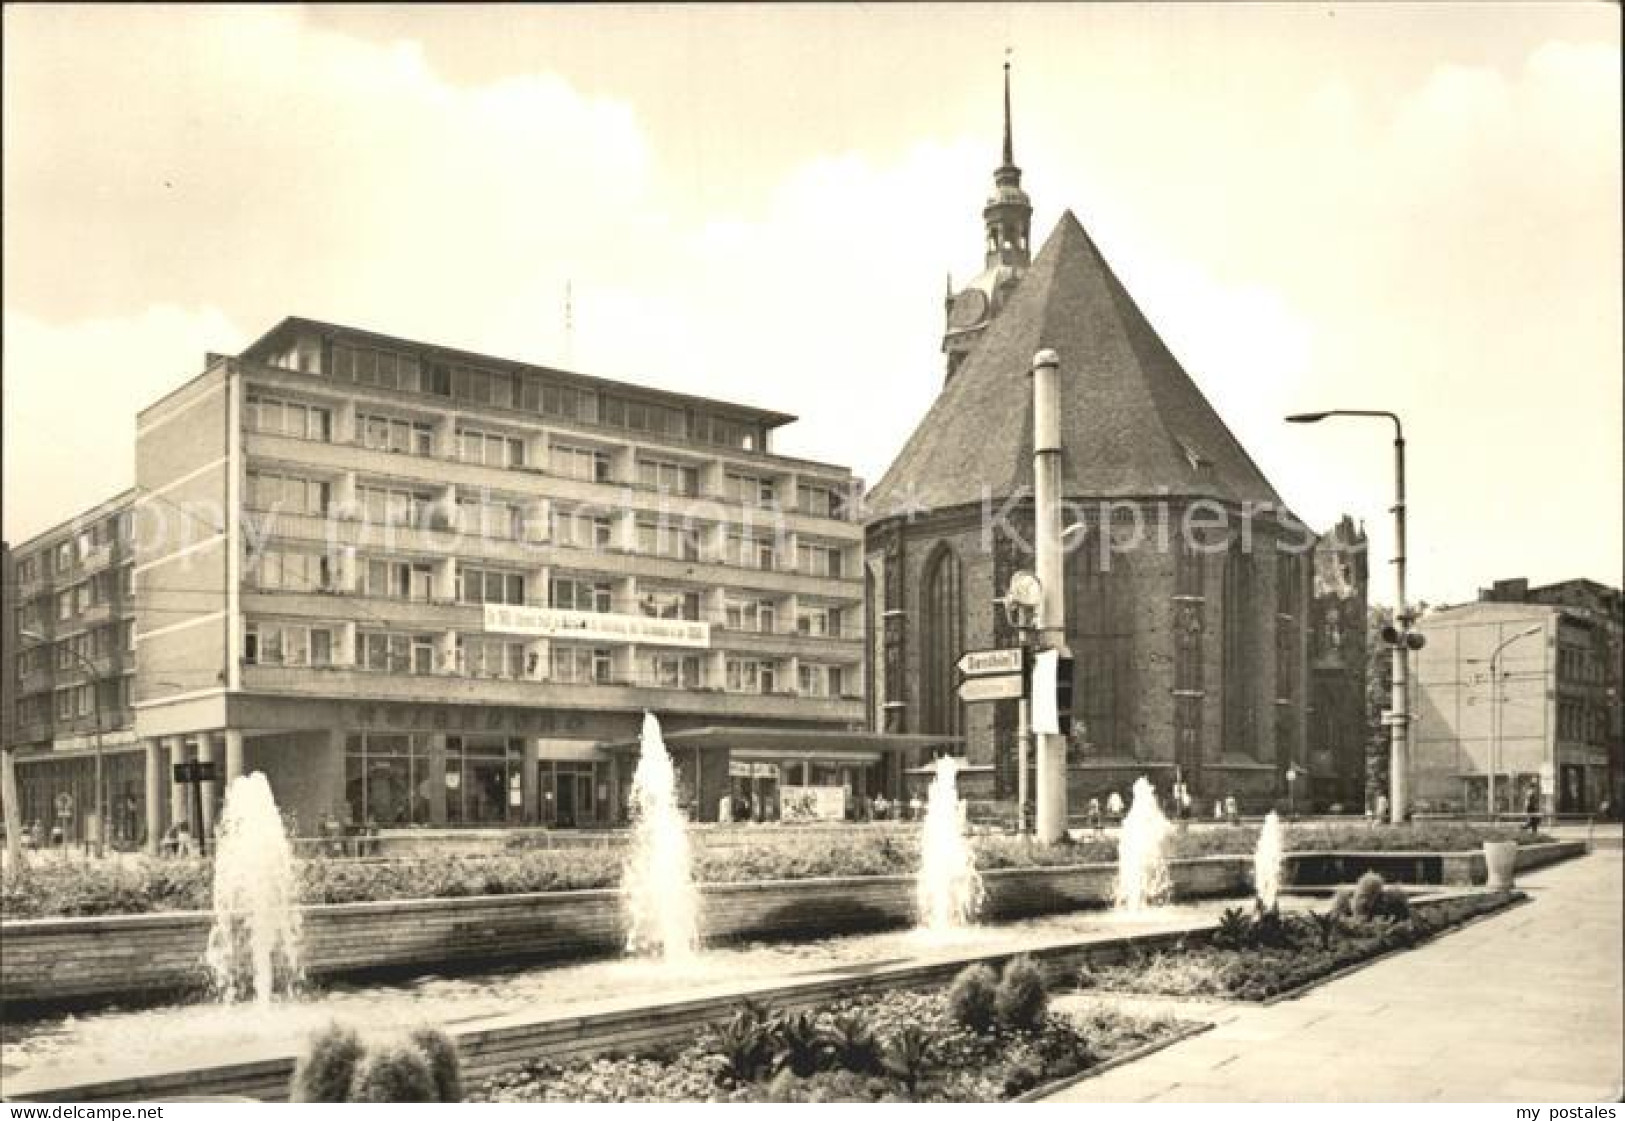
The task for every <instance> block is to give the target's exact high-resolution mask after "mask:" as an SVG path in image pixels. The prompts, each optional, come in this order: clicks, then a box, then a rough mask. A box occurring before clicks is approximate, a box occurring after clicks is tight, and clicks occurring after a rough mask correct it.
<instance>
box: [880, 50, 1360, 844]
mask: <svg viewBox="0 0 1625 1121" xmlns="http://www.w3.org/2000/svg"><path fill="white" fill-rule="evenodd" d="M1021 177H1022V173H1021V169H1020V168H1019V167H1017V166H1016V164H1015V158H1014V146H1013V143H1012V135H1011V125H1010V86H1009V71H1008V67H1007V68H1006V73H1005V90H1004V143H1003V160H1002V162H1001V163H1000V165H999V167H998V168H997V169H996V170H995V172H994V179H993V188H992V191H991V193H990V195H989V197H988V200H987V204H986V206H985V207H984V209H983V212H982V214H983V221H984V225H985V230H986V244H985V267H984V269H983V271H982V272H981V274H980V275H978V276H977V277H976V278H975V279H974V280H972V281H971V282H970V283H969V284H968V285H966V286H965V287H964V288H963V289H961V290H960V291H957V292H952V291H950V293H949V296H948V298H947V305H946V327H945V331H944V336H943V341H942V349H943V352H944V353H945V355H946V367H947V368H946V376H945V379H944V382H943V385H942V388H941V390H940V391H939V393H938V395H937V397H936V400H935V401H934V402H933V403H932V405H931V407H930V409H929V411H928V412H927V413H926V415H925V417H924V418H923V419H922V420H921V421H920V423H919V425H918V427H917V428H916V429H915V431H914V433H913V435H912V436H911V437H910V438H909V440H908V442H907V443H906V444H905V445H904V446H903V448H902V450H901V451H900V452H899V453H898V454H897V457H896V459H895V460H894V461H893V462H892V464H891V466H890V468H889V469H888V470H887V472H886V473H885V475H884V477H883V478H882V479H881V480H880V482H879V483H878V484H877V485H876V486H875V487H874V489H873V490H872V491H871V493H870V495H869V503H868V508H869V517H868V519H867V521H866V525H865V542H864V549H865V566H866V567H865V587H866V597H867V598H866V612H867V624H868V625H867V628H866V633H867V636H868V638H867V641H868V642H869V649H868V704H869V718H870V720H871V721H872V722H873V726H874V727H875V728H876V729H877V730H883V731H887V732H897V733H905V732H906V733H933V734H937V735H942V736H945V737H947V736H951V737H955V738H956V739H957V740H958V741H960V742H962V743H963V745H964V753H965V755H966V763H967V767H966V769H965V770H964V771H963V772H962V778H961V784H962V788H963V789H964V792H965V794H966V795H967V797H968V798H969V799H971V800H972V802H973V804H975V803H978V802H980V803H983V804H986V803H990V802H991V803H1000V804H1003V805H1004V806H1006V807H1008V806H1010V805H1011V804H1012V800H1013V798H1014V797H1015V793H1016V789H1017V770H1016V768H1017V762H1016V761H1017V726H1018V705H1017V702H1016V701H1014V700H1001V701H993V702H980V703H964V702H962V701H961V700H960V699H959V696H958V692H957V686H958V684H959V679H958V673H957V670H956V666H955V663H956V662H957V661H958V659H959V657H960V655H961V654H962V653H964V652H965V651H968V650H976V649H984V648H992V647H1009V646H1012V645H1015V644H1017V643H1018V641H1019V636H1018V634H1017V633H1016V631H1015V630H1014V629H1013V627H1012V626H1011V624H1010V622H1009V620H1008V619H1007V618H1006V615H1005V612H1004V610H1003V609H1002V608H1001V606H1000V605H999V604H997V603H996V602H995V600H996V599H998V597H1001V596H1003V595H1004V594H1005V592H1006V589H1007V588H1008V586H1009V583H1010V579H1011V576H1012V575H1013V574H1014V573H1016V572H1017V571H1019V570H1028V571H1031V570H1033V569H1034V568H1035V557H1034V553H1033V548H1032V541H1033V535H1032V522H1033V509H1032V485H1033V472H1032V458H1033V421H1032V403H1031V402H1032V382H1031V377H1030V368H1031V364H1032V359H1033V355H1034V354H1035V353H1036V352H1037V351H1039V350H1041V349H1046V348H1047V349H1052V350H1054V351H1055V352H1056V353H1057V354H1058V355H1059V357H1060V390H1059V393H1060V416H1061V439H1062V460H1063V467H1062V492H1061V493H1062V496H1063V510H1062V524H1063V526H1064V527H1066V528H1065V533H1064V538H1063V544H1064V548H1065V549H1066V560H1065V587H1064V588H1063V589H1060V591H1061V593H1062V594H1064V595H1065V597H1066V632H1065V633H1066V642H1067V644H1068V646H1069V647H1070V650H1071V653H1072V654H1073V656H1074V659H1075V661H1074V673H1075V679H1074V682H1073V687H1074V689H1073V696H1074V705H1073V711H1074V714H1075V720H1074V722H1073V726H1072V735H1071V739H1070V740H1069V742H1068V760H1067V762H1068V766H1067V772H1068V787H1069V804H1070V807H1071V812H1072V813H1073V814H1074V815H1077V814H1079V813H1081V812H1082V810H1083V808H1084V806H1085V805H1086V804H1087V801H1088V799H1089V798H1091V797H1096V796H1099V797H1101V798H1104V797H1105V796H1106V794H1107V793H1108V792H1109V791H1111V790H1114V789H1115V790H1118V791H1121V792H1123V793H1124V794H1125V796H1126V794H1127V791H1128V788H1129V786H1130V785H1131V784H1132V783H1133V781H1134V780H1135V779H1136V778H1138V777H1139V776H1141V775H1146V776H1148V777H1150V778H1151V779H1152V781H1153V782H1154V783H1155V784H1156V786H1157V788H1158V790H1159V792H1160V793H1162V794H1163V796H1164V798H1165V799H1166V796H1167V794H1168V793H1169V791H1170V790H1171V789H1172V787H1173V784H1174V783H1175V781H1183V783H1184V784H1185V787H1186V789H1188V790H1189V791H1190V792H1191V794H1192V796H1193V798H1194V799H1195V800H1196V802H1197V803H1198V806H1199V807H1205V809H1204V810H1203V812H1206V813H1211V810H1212V805H1213V801H1214V800H1215V799H1222V798H1224V797H1226V796H1229V795H1234V796H1236V798H1237V799H1238V801H1239V802H1240V803H1241V805H1242V807H1243V808H1244V809H1248V810H1261V809H1263V808H1267V807H1268V806H1270V805H1273V804H1275V803H1277V802H1279V803H1280V804H1281V805H1282V807H1283V808H1285V806H1286V803H1287V799H1288V798H1289V796H1295V797H1296V798H1297V799H1298V800H1299V805H1298V808H1300V809H1302V808H1305V807H1306V806H1307V805H1308V804H1309V799H1310V797H1311V791H1313V792H1315V793H1316V794H1318V796H1319V797H1318V798H1317V799H1316V800H1319V801H1328V802H1329V801H1331V800H1332V799H1333V798H1337V799H1339V800H1344V799H1348V798H1358V797H1359V793H1358V791H1357V789H1356V790H1350V791H1347V792H1345V791H1344V789H1343V787H1344V786H1345V785H1346V783H1345V782H1344V781H1340V779H1339V776H1357V775H1358V766H1357V765H1354V766H1350V765H1349V763H1348V762H1347V761H1337V760H1334V759H1333V758H1332V757H1331V755H1330V753H1329V747H1330V745H1324V746H1323V745H1321V744H1320V743H1319V740H1320V738H1321V737H1320V736H1319V735H1318V733H1316V732H1315V731H1314V729H1315V727H1316V725H1315V724H1314V723H1313V721H1312V713H1311V708H1312V703H1313V696H1314V678H1313V676H1312V663H1311V658H1312V656H1313V654H1314V651H1315V646H1314V635H1313V633H1312V631H1313V627H1314V623H1313V619H1312V617H1313V616H1314V615H1315V613H1316V610H1317V604H1316V593H1317V590H1318V589H1319V588H1321V587H1324V582H1321V583H1318V584H1317V581H1316V578H1315V575H1316V557H1315V548H1316V544H1317V540H1318V539H1317V535H1316V534H1315V533H1314V532H1313V531H1311V530H1310V529H1309V528H1308V527H1307V526H1305V525H1304V524H1303V523H1302V522H1301V521H1300V520H1299V519H1298V518H1297V517H1296V516H1295V515H1293V514H1292V512H1291V511H1290V510H1289V509H1287V507H1286V505H1285V504H1284V503H1283V502H1282V500H1281V498H1280V496H1279V495H1278V494H1277V493H1276V491H1275V488H1274V487H1273V486H1271V485H1270V482H1269V480H1268V479H1266V478H1265V477H1264V475H1263V474H1262V472H1260V471H1259V469H1258V467H1257V466H1256V465H1255V464H1254V463H1253V461H1252V459H1251V458H1250V457H1249V456H1248V454H1247V452H1246V450H1245V449H1244V448H1243V447H1242V446H1241V445H1240V443H1238V442H1237V440H1236V438H1235V437H1234V436H1233V435H1232V434H1231V432H1230V430H1229V429H1228V428H1227V427H1226V426H1225V423H1224V421H1223V420H1222V419H1220V417H1219V416H1218V414H1217V413H1216V412H1215V411H1214V409H1213V407H1212V406H1211V405H1210V404H1209V403H1208V401H1207V399H1206V398H1205V397H1204V396H1203V395H1202V392H1201V390H1200V389H1198V388H1197V386H1196V384H1195V383H1194V382H1193V381H1192V379H1191V378H1190V376H1189V375H1187V374H1186V372H1185V371H1184V369H1182V368H1181V366H1180V364H1179V362H1178V360H1177V359H1176V358H1175V357H1174V356H1173V355H1172V354H1171V353H1170V352H1169V350H1168V348H1167V347H1166V346H1165V345H1164V344H1163V343H1162V341H1161V340H1160V339H1159V338H1158V336H1157V333H1156V331H1155V330H1154V329H1153V328H1152V326H1151V324H1150V323H1149V322H1147V320H1146V318H1145V317H1144V315H1143V314H1142V313H1141V311H1140V309H1139V308H1138V307H1137V306H1136V305H1135V302H1134V300H1133V298H1132V297H1131V296H1130V295H1129V293H1128V292H1127V291H1126V290H1125V289H1124V288H1123V286H1122V284H1121V283H1120V282H1119V281H1118V279H1117V277H1116V275H1115V274H1114V273H1113V272H1112V269H1111V266H1110V265H1109V264H1108V263H1107V261H1106V259H1105V257H1104V256H1103V255H1102V254H1101V251H1100V249H1099V248H1098V247H1097V246H1096V245H1095V243H1094V242H1093V240H1091V238H1090V236H1089V234H1088V233H1087V232H1086V231H1085V230H1084V227H1083V226H1082V224H1081V223H1080V222H1079V221H1078V219H1077V218H1076V217H1075V216H1074V215H1073V214H1072V213H1071V212H1070V211H1068V212H1066V213H1065V214H1063V215H1062V217H1061V219H1060V221H1059V223H1058V224H1057V226H1056V227H1055V229H1054V230H1052V231H1051V232H1050V234H1049V236H1048V237H1047V238H1046V239H1045V241H1044V243H1043V245H1042V247H1041V248H1039V249H1038V250H1037V252H1036V254H1034V252H1033V247H1032V243H1031V220H1032V203H1031V200H1030V199H1029V197H1028V195H1027V193H1026V192H1025V191H1024V190H1023V188H1022V185H1021ZM1344 544H1345V545H1346V543H1344ZM1344 570H1345V571H1348V570H1351V569H1344ZM1358 576H1359V584H1360V586H1359V587H1358V589H1355V590H1354V591H1348V590H1342V591H1340V593H1339V594H1340V595H1344V596H1355V597H1356V598H1357V601H1358V604H1359V608H1358V610H1361V611H1363V605H1364V567H1363V565H1361V566H1359V572H1358ZM1046 591H1048V590H1046ZM1356 593H1357V595H1356ZM1345 739H1346V740H1347V741H1348V742H1349V743H1350V744H1352V748H1345V749H1343V750H1344V752H1345V753H1346V752H1347V751H1348V750H1353V751H1356V752H1358V751H1360V750H1361V748H1360V743H1361V737H1360V736H1359V735H1358V734H1352V735H1349V736H1347V737H1345ZM925 762H927V760H925V759H924V758H921V757H918V756H916V757H914V758H903V759H899V760H898V761H897V763H896V764H895V765H894V773H893V774H892V775H891V776H890V777H891V781H892V782H893V783H895V784H896V785H897V787H898V788H902V789H908V788H914V787H917V786H918V785H919V784H920V783H921V782H922V781H923V778H924V776H923V775H922V774H920V773H919V768H920V766H921V765H922V764H923V763H925ZM1318 772H1326V773H1318ZM1289 774H1290V776H1291V782H1292V784H1293V785H1292V788H1291V790H1290V791H1289V787H1288V782H1289V779H1288V775H1289Z"/></svg>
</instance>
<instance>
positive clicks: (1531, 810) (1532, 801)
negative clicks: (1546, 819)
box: [1523, 783, 1540, 833]
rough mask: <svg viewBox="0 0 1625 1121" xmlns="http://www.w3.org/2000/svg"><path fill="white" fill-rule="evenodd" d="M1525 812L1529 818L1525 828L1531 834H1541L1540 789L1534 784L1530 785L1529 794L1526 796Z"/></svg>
mask: <svg viewBox="0 0 1625 1121" xmlns="http://www.w3.org/2000/svg"><path fill="white" fill-rule="evenodd" d="M1523 812H1524V813H1525V814H1526V815H1527V817H1528V820H1527V821H1525V822H1524V826H1523V827H1524V828H1525V829H1526V830H1528V831H1529V832H1531V833H1538V832H1540V787H1538V786H1536V785H1535V784H1534V783H1530V784H1529V793H1528V794H1526V795H1524V799H1523Z"/></svg>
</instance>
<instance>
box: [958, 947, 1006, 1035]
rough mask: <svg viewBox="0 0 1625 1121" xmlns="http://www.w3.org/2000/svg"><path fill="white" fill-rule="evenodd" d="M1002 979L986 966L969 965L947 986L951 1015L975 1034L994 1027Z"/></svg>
mask: <svg viewBox="0 0 1625 1121" xmlns="http://www.w3.org/2000/svg"><path fill="white" fill-rule="evenodd" d="M998 990H999V978H998V975H997V974H996V973H994V972H993V970H992V968H990V967H989V966H987V965H982V964H977V965H967V966H966V967H965V968H964V969H962V970H960V971H959V975H958V976H957V977H955V978H954V981H953V984H952V985H949V986H948V1014H949V1015H950V1016H952V1017H953V1019H954V1022H955V1023H957V1024H963V1025H964V1026H965V1027H967V1028H969V1029H970V1030H971V1031H974V1032H978V1033H980V1032H985V1031H987V1029H988V1028H990V1027H992V1026H993V1018H994V1016H995V1015H996V1014H997V1001H998Z"/></svg>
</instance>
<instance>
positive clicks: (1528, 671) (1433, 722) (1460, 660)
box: [1413, 580, 1625, 814]
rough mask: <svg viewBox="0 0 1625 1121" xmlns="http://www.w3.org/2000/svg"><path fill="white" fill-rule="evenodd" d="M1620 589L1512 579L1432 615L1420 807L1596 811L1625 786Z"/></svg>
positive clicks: (1422, 703) (1420, 697)
mask: <svg viewBox="0 0 1625 1121" xmlns="http://www.w3.org/2000/svg"><path fill="white" fill-rule="evenodd" d="M1621 602H1622V601H1621V597H1620V591H1619V589H1617V588H1609V587H1606V586H1605V585H1602V584H1598V583H1596V582H1595V581H1591V580H1569V581H1564V582H1562V583H1558V584H1551V585H1547V586H1545V587H1533V588H1532V587H1530V586H1529V581H1527V580H1502V581H1498V582H1496V584H1495V585H1494V586H1493V587H1492V588H1490V589H1488V590H1487V591H1484V592H1482V593H1480V598H1479V600H1478V601H1477V602H1475V603H1469V604H1463V605H1461V606H1458V607H1448V608H1444V609H1442V610H1439V611H1435V612H1432V613H1430V614H1428V615H1427V616H1425V617H1424V619H1423V620H1422V624H1421V630H1422V631H1423V633H1424V634H1426V635H1427V640H1428V641H1427V646H1426V647H1424V648H1423V649H1422V651H1421V652H1420V654H1419V655H1418V656H1417V660H1416V691H1417V692H1416V706H1415V711H1416V714H1417V724H1416V734H1415V741H1414V743H1415V746H1414V758H1413V766H1414V767H1415V779H1414V787H1413V789H1414V790H1415V796H1416V798H1417V799H1418V803H1419V805H1420V804H1422V803H1426V807H1425V808H1431V809H1438V810H1471V811H1478V812H1482V811H1483V810H1484V809H1485V807H1486V805H1487V804H1488V803H1487V800H1488V798H1489V789H1490V777H1489V776H1490V775H1492V774H1493V775H1494V776H1495V780H1494V781H1495V799H1494V807H1495V809H1497V810H1498V811H1501V812H1518V811H1521V810H1522V809H1523V808H1524V806H1525V804H1526V799H1527V797H1528V792H1529V790H1530V789H1531V788H1533V789H1535V790H1537V791H1538V796H1539V798H1540V804H1541V806H1542V809H1543V812H1545V813H1548V814H1550V813H1592V812H1595V811H1596V810H1598V809H1599V808H1600V807H1601V805H1602V803H1603V802H1605V801H1606V802H1608V803H1609V804H1610V805H1611V806H1613V807H1615V808H1616V810H1615V812H1617V807H1618V806H1619V805H1620V799H1621V796H1622V794H1625V789H1622V787H1625V780H1622V777H1621V776H1622V760H1625V746H1622V745H1625V706H1622V704H1621V696H1620V689H1621V657H1620V655H1621V635H1622V634H1625V610H1622V607H1621Z"/></svg>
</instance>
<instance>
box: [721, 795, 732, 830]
mask: <svg viewBox="0 0 1625 1121" xmlns="http://www.w3.org/2000/svg"><path fill="white" fill-rule="evenodd" d="M733 819H734V800H733V796H732V795H731V794H724V795H723V796H722V798H721V799H720V800H719V801H718V802H717V824H718V825H727V824H728V823H729V822H731V821H733Z"/></svg>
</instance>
